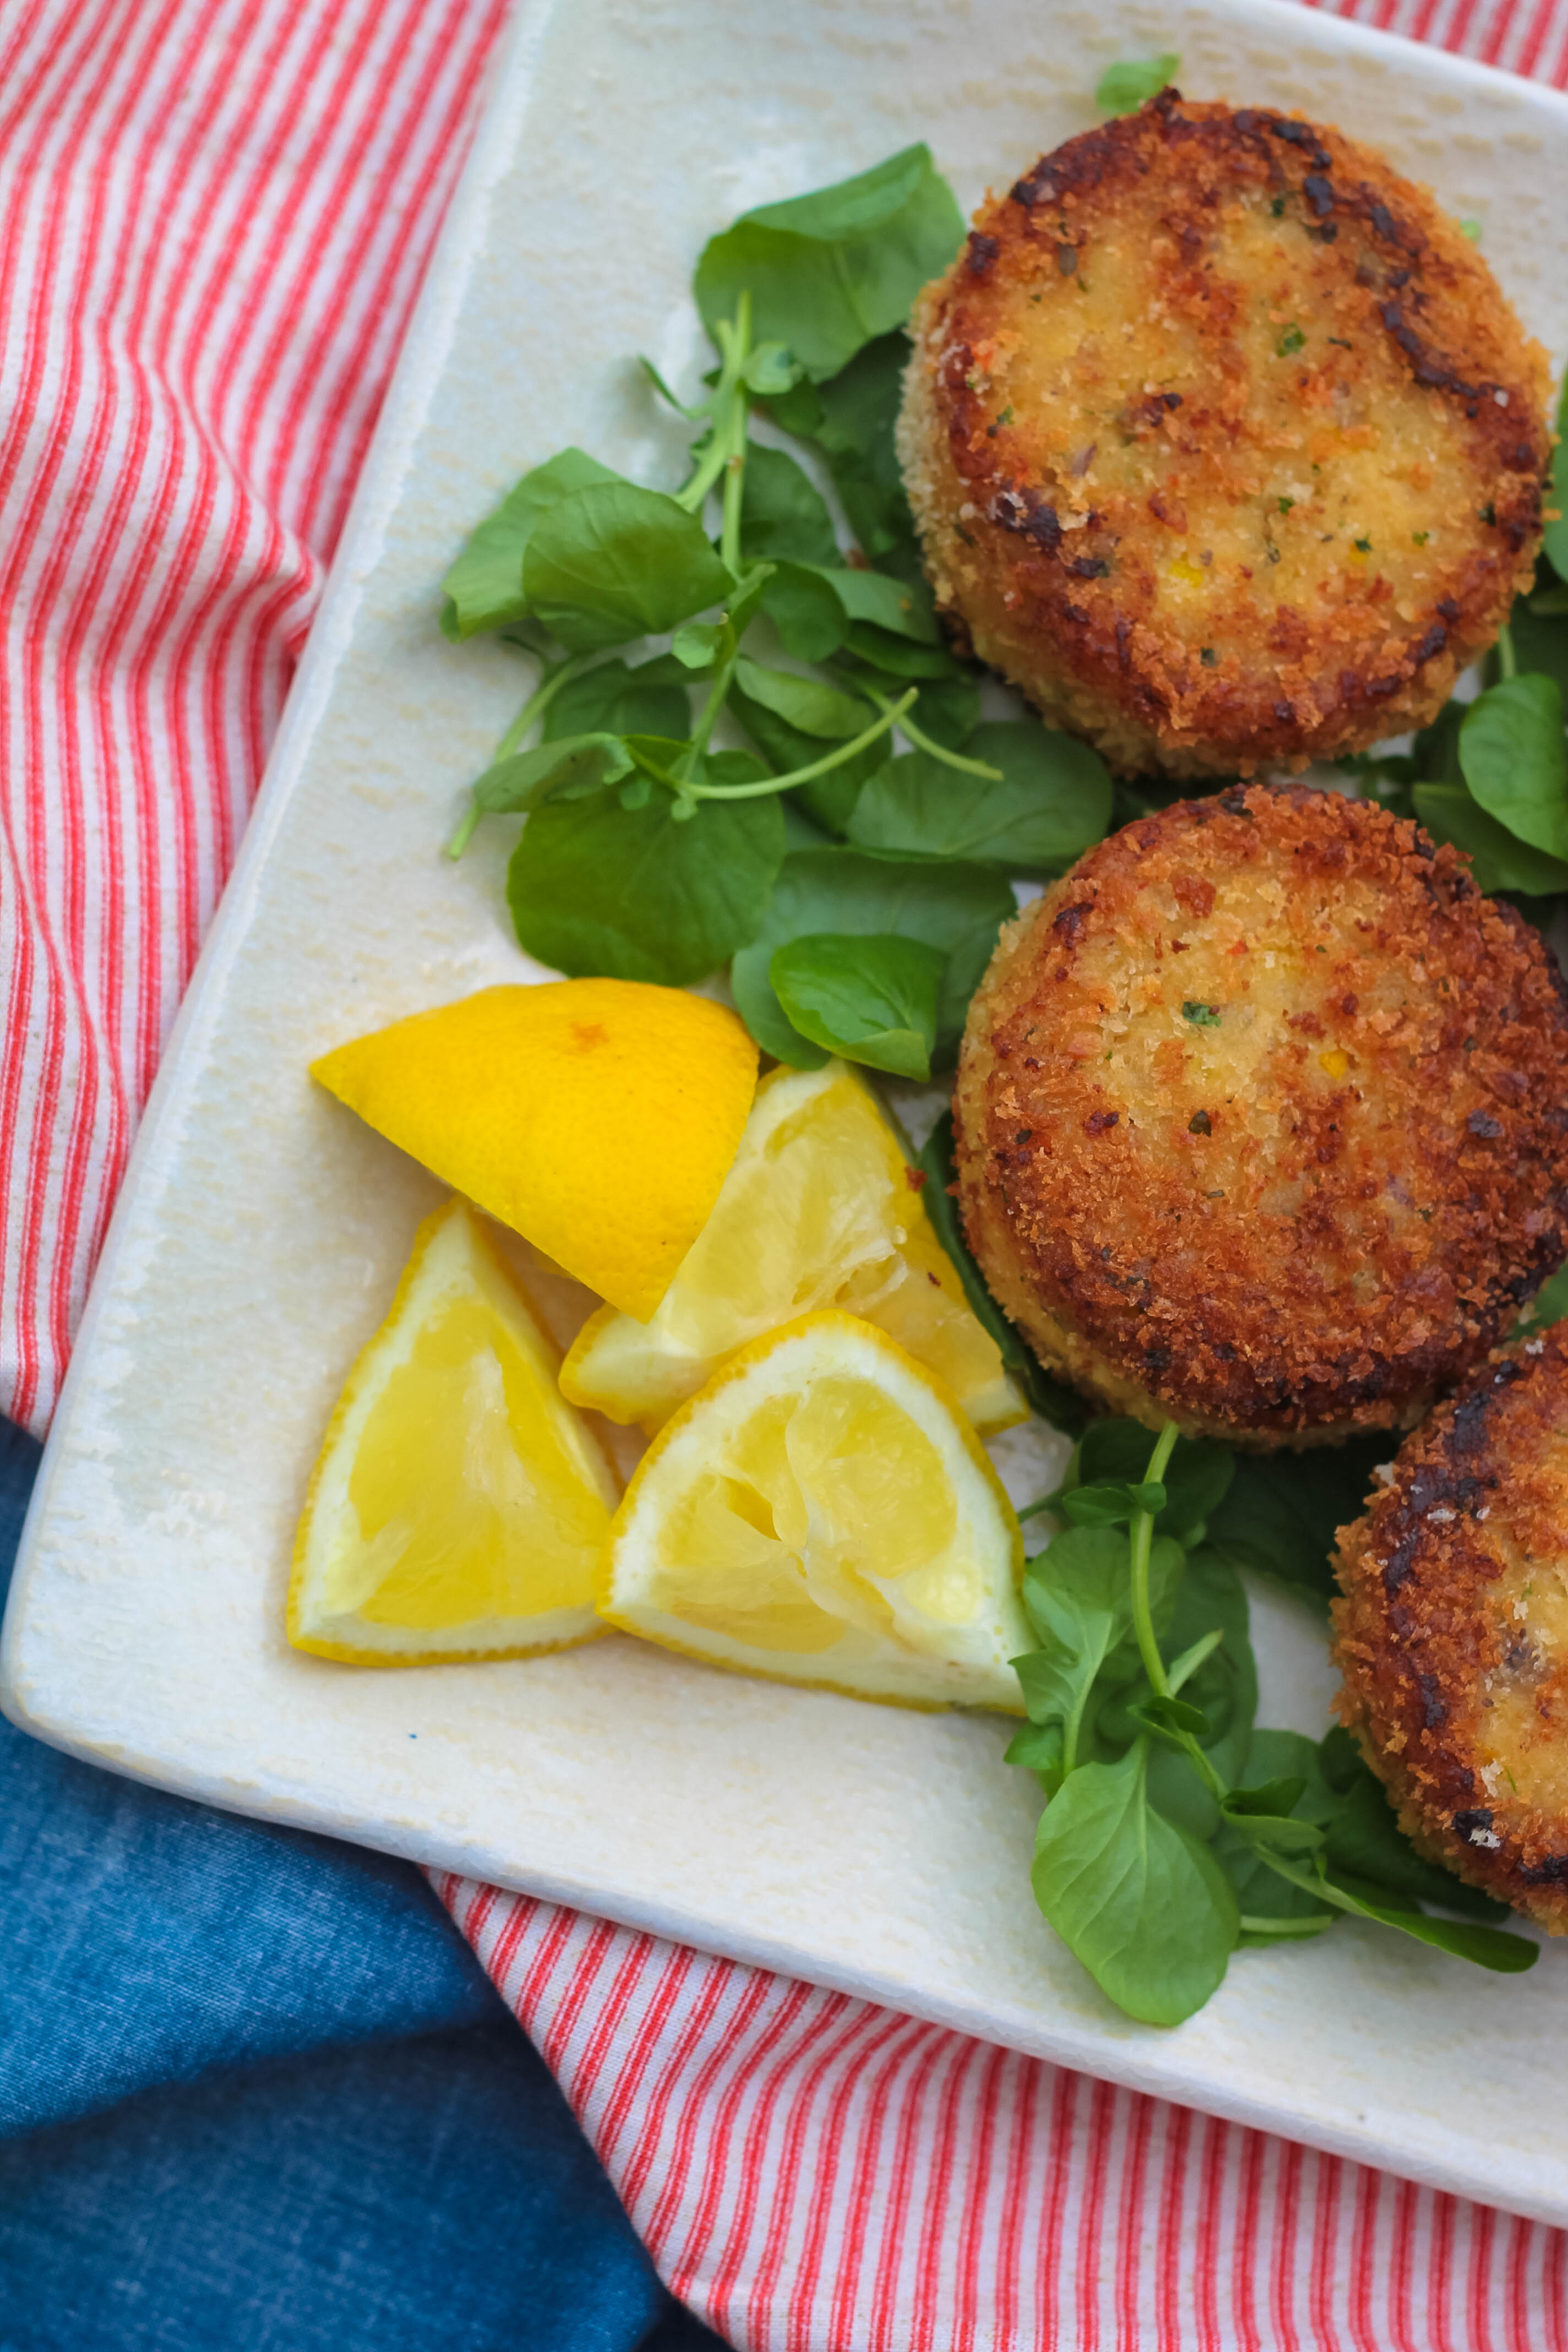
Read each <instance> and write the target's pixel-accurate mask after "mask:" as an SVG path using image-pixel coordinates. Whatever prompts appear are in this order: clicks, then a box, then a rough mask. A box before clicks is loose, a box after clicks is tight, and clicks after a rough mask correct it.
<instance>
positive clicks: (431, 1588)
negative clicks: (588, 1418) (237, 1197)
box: [289, 1201, 617, 1666]
mask: <svg viewBox="0 0 1568 2352" xmlns="http://www.w3.org/2000/svg"><path fill="white" fill-rule="evenodd" d="M558 1362H559V1357H558V1355H557V1352H556V1350H555V1349H554V1348H553V1347H552V1345H551V1343H550V1341H549V1340H548V1339H546V1338H545V1337H544V1335H543V1333H542V1330H541V1329H540V1327H539V1324H538V1322H537V1320H536V1318H535V1317H534V1315H533V1314H532V1312H531V1308H530V1307H529V1303H528V1301H527V1299H526V1298H525V1297H523V1294H522V1292H521V1289H520V1288H519V1286H518V1285H517V1283H516V1282H515V1280H514V1279H513V1277H512V1276H511V1274H510V1272H509V1270H508V1269H507V1267H506V1266H505V1265H503V1264H502V1263H501V1260H500V1257H499V1255H497V1253H496V1251H495V1249H494V1248H493V1246H492V1245H491V1244H490V1243H489V1240H488V1239H487V1238H486V1236H485V1234H483V1232H482V1231H481V1230H480V1227H479V1220H478V1219H477V1218H476V1217H475V1215H474V1213H473V1212H472V1211H471V1210H470V1209H469V1208H468V1206H467V1204H466V1203H465V1202H461V1201H450V1202H447V1206H446V1207H445V1208H444V1209H438V1210H437V1213H436V1214H435V1215H434V1216H433V1217H427V1218H426V1221H425V1223H424V1224H423V1225H421V1227H420V1228H419V1234H418V1237H417V1239H416V1243H415V1247H414V1255H413V1256H412V1257H411V1258H410V1259H409V1261H408V1265H407V1266H406V1268H405V1272H404V1276H403V1280H402V1282H401V1283H400V1284H399V1286H398V1290H397V1296H396V1297H395V1299H394V1301H393V1306H392V1312H391V1314H390V1315H389V1316H388V1317H387V1318H386V1321H385V1322H384V1324H383V1325H382V1327H381V1328H380V1330H379V1331H378V1332H377V1333H376V1335H375V1337H374V1339H372V1340H371V1342H370V1344H369V1345H368V1347H366V1348H365V1349H363V1352H362V1354H361V1355H360V1357H359V1360H358V1361H357V1362H356V1363H355V1365H354V1368H353V1371H352V1372H351V1373H350V1374H349V1377H348V1383H347V1385H346V1387H345V1388H344V1390H343V1392H342V1397H341V1398H340V1399H339V1402H338V1407H337V1410H336V1412H334V1413H333V1415H332V1418H331V1423H330V1424H329V1426H328V1429H327V1435H326V1441H325V1443H324V1444H323V1445H322V1447H321V1458H320V1460H319V1461H318V1462H317V1464H316V1467H315V1471H314V1473H313V1475H312V1476H311V1479H310V1492H309V1494H308V1496H307V1497H306V1501H305V1510H304V1515H303V1517H302V1518H301V1519H300V1532H299V1537H298V1539H297V1541H296V1543H295V1548H294V1574H293V1580H292V1582H291V1584H290V1586H289V1640H290V1642H292V1643H294V1645H295V1647H296V1648H297V1649H300V1650H313V1651H315V1652H316V1653H317V1654H318V1655H320V1656H321V1657H325V1658H345V1659H348V1660H351V1661H352V1662H353V1663H355V1664H361V1665H382V1666H412V1665H428V1664H435V1663H437V1662H438V1661H442V1660H451V1659H458V1658H496V1657H523V1656H526V1655H527V1654H529V1653H531V1652H532V1651H536V1650H555V1649H561V1648H563V1647H564V1646H565V1644H566V1643H571V1642H584V1641H590V1640H592V1639H593V1637H594V1635H595V1633H602V1632H603V1630H604V1628H603V1626H602V1625H601V1623H600V1622H599V1621H598V1619H597V1618H596V1617H595V1612H594V1605H593V1592H594V1579H595V1567H596V1563H597V1560H598V1557H599V1553H600V1551H601V1549H603V1546H604V1542H605V1535H606V1532H607V1530H608V1528H609V1524H610V1517H611V1514H612V1512H613V1511H614V1510H615V1508H616V1499H617V1486H616V1479H615V1476H614V1475H613V1473H612V1471H611V1469H610V1466H609V1465H608V1463H607V1462H606V1461H605V1457H604V1455H603V1454H601V1453H600V1451H599V1448H598V1446H597V1445H596V1444H595V1441H594V1439H593V1438H592V1436H591V1435H590V1434H589V1433H588V1431H587V1429H586V1428H585V1427H584V1423H583V1422H582V1420H581V1418H580V1416H579V1415H578V1414H577V1413H575V1412H574V1411H573V1409H572V1407H571V1406H570V1405H569V1404H567V1403H566V1402H564V1401H563V1398H562V1396H561V1393H560V1391H559V1389H558V1387H557V1384H556V1367H557V1364H558Z"/></svg>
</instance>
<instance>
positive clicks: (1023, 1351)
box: [920, 1111, 1146, 1450]
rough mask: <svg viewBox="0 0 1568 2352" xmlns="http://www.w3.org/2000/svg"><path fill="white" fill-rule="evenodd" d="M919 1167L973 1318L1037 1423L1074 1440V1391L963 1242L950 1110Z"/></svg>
mask: <svg viewBox="0 0 1568 2352" xmlns="http://www.w3.org/2000/svg"><path fill="white" fill-rule="evenodd" d="M920 1167H921V1173H922V1174H923V1175H924V1177H925V1180H926V1181H925V1187H924V1190H923V1192H921V1199H922V1200H923V1201H924V1202H925V1207H926V1214H927V1215H928V1216H929V1217H930V1219H931V1223H932V1224H933V1225H934V1226H935V1227H936V1231H937V1236H938V1238H939V1240H940V1241H941V1243H942V1247H943V1248H944V1249H945V1250H946V1252H947V1254H948V1255H949V1257H950V1258H952V1262H953V1265H955V1266H956V1267H957V1268H958V1273H959V1278H960V1280H961V1281H962V1282H963V1289H964V1296H965V1297H967V1299H968V1300H969V1304H970V1306H971V1307H973V1310H974V1314H975V1317H976V1318H977V1319H978V1321H979V1322H980V1323H981V1324H982V1325H983V1326H984V1328H985V1329H986V1330H987V1331H989V1332H990V1334H991V1337H992V1338H993V1339H994V1340H995V1342H996V1345H997V1348H998V1349H999V1350H1000V1351H1001V1356H1002V1361H1003V1362H1004V1364H1005V1366H1006V1367H1007V1370H1008V1371H1009V1372H1010V1373H1011V1374H1012V1375H1013V1378H1014V1379H1015V1380H1016V1381H1017V1382H1018V1383H1019V1385H1020V1386H1021V1387H1022V1388H1023V1390H1024V1391H1025V1393H1026V1395H1027V1397H1028V1400H1029V1402H1030V1403H1031V1404H1032V1405H1033V1406H1034V1409H1035V1411H1036V1412H1037V1413H1038V1414H1039V1415H1040V1417H1041V1419H1042V1420H1043V1421H1048V1422H1049V1423H1050V1424H1051V1426H1052V1427H1053V1428H1054V1429H1060V1430H1065V1431H1066V1433H1067V1434H1068V1436H1069V1437H1076V1436H1077V1435H1078V1433H1079V1431H1080V1430H1081V1429H1082V1428H1083V1426H1084V1423H1086V1422H1087V1421H1088V1420H1089V1407H1088V1405H1087V1404H1086V1403H1085V1402H1084V1401H1083V1398H1082V1397H1081V1396H1080V1395H1079V1392H1078V1391H1077V1390H1076V1389H1072V1388H1068V1385H1067V1383H1066V1381H1058V1380H1055V1379H1053V1378H1052V1376H1051V1374H1050V1373H1049V1372H1047V1370H1045V1368H1044V1366H1043V1365H1042V1364H1041V1362H1040V1360H1039V1359H1038V1357H1037V1355H1036V1354H1035V1352H1034V1350H1033V1349H1031V1348H1028V1347H1026V1345H1025V1344H1024V1341H1023V1339H1022V1338H1021V1336H1020V1335H1019V1332H1018V1330H1017V1328H1016V1325H1014V1324H1012V1323H1010V1322H1009V1321H1008V1319H1007V1318H1006V1316H1005V1315H1004V1314H1003V1312H1002V1309H1001V1308H1000V1307H998V1306H997V1304H996V1301H995V1300H994V1298H993V1297H992V1296H991V1292H990V1290H989V1288H988V1286H987V1285H986V1281H985V1277H984V1275H983V1274H982V1273H981V1271H980V1268H979V1266H978V1265H976V1264H975V1261H974V1256H973V1252H972V1251H971V1249H970V1247H969V1244H968V1243H967V1242H966V1241H965V1240H964V1238H963V1226H962V1225H961V1224H960V1223H959V1218H958V1205H957V1202H955V1201H954V1199H953V1196H952V1192H951V1191H950V1189H949V1188H950V1186H951V1185H952V1181H953V1175H954V1170H953V1161H952V1112H951V1111H943V1113H942V1117H941V1118H939V1119H938V1120H937V1123H936V1125H935V1126H934V1127H933V1128H932V1129H931V1133H930V1135H929V1136H928V1137H927V1138H926V1140H925V1143H924V1145H923V1147H922V1148H921V1153H920ZM1091 1425H1092V1424H1091ZM1145 1450H1146V1449H1145Z"/></svg>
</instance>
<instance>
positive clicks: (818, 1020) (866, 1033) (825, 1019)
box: [768, 931, 947, 1081]
mask: <svg viewBox="0 0 1568 2352" xmlns="http://www.w3.org/2000/svg"><path fill="white" fill-rule="evenodd" d="M946 969H947V958H946V956H945V955H943V954H942V950H940V949H939V948H932V947H928V946H927V945H926V944H925V942H924V941H923V940H908V939H900V938H898V937H897V936H896V935H894V934H890V933H871V934H861V935H859V936H856V935H854V934H848V935H846V934H844V933H842V932H834V931H817V932H810V933H807V934H806V935H805V937H804V938H802V939H795V940H786V941H785V942H784V946H783V947H779V948H775V949H774V950H773V955H772V957H771V959H770V960H769V963H768V978H769V980H770V981H771V982H772V983H773V992H774V994H775V995H776V996H777V998H778V1001H779V1003H781V1004H782V1005H783V1007H784V1012H785V1013H786V1014H787V1015H788V1017H789V1020H790V1023H791V1024H792V1025H793V1026H794V1027H795V1029H797V1030H799V1032H800V1034H801V1035H802V1036H803V1037H806V1038H809V1039H810V1041H811V1043H812V1044H813V1045H820V1046H822V1047H823V1048H824V1049H825V1050H826V1052H827V1053H829V1054H841V1055H843V1056H844V1058H845V1060H846V1061H850V1062H863V1063H866V1064H868V1066H869V1067H870V1068H872V1069H874V1070H887V1071H889V1072H890V1073H891V1074H892V1076H895V1077H900V1078H918V1079H921V1080H922V1081H923V1080H924V1079H927V1078H929V1077H930V1076H931V1047H932V1046H933V1045H935V1043H936V1008H937V997H938V995H939V993H940V991H941V988H942V975H943V973H944V972H945V971H946Z"/></svg>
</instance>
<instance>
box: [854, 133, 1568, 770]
mask: <svg viewBox="0 0 1568 2352" xmlns="http://www.w3.org/2000/svg"><path fill="white" fill-rule="evenodd" d="M914 333H915V337H916V344H915V352H914V357H913V359H912V361H911V362H910V371H909V374H908V377H907V380H906V384H905V393H904V405H903V414H902V417H901V420H900V441H899V446H900V457H901V460H902V464H903V469H904V477H905V481H906V484H907V486H908V488H909V493H910V499H911V501H912V504H913V507H914V510H915V515H916V519H917V520H918V522H919V525H920V530H921V541H922V543H923V548H924V554H925V563H926V570H927V572H928V574H929V575H930V578H931V583H932V586H933V587H934V589H935V592H936V596H937V601H938V604H940V605H941V606H942V607H943V608H944V609H945V611H946V612H947V614H948V615H949V616H950V618H952V619H953V620H954V621H955V622H956V623H957V624H958V625H960V627H961V630H962V632H963V633H964V634H966V635H967V636H968V637H969V639H970V640H971V642H972V643H973V649H974V651H975V652H976V653H977V654H978V655H979V656H980V657H981V659H982V660H984V661H986V662H989V663H991V664H992V665H993V666H994V667H995V668H997V669H999V670H1000V671H1002V672H1003V673H1004V675H1005V677H1009V678H1011V679H1012V680H1013V682H1014V683H1015V684H1016V685H1017V686H1019V687H1021V688H1023V689H1024V691H1025V693H1026V694H1027V695H1028V696H1029V697H1030V698H1032V700H1033V701H1035V702H1036V703H1037V705H1038V707H1039V709H1041V710H1042V711H1043V712H1044V714H1045V716H1046V717H1047V719H1051V720H1053V721H1055V722H1057V723H1059V724H1060V725H1062V726H1064V727H1068V728H1070V729H1072V730H1075V731H1076V732H1078V733H1079V734H1081V735H1087V736H1089V738H1090V739H1091V740H1093V741H1094V742H1096V743H1098V744H1099V745H1100V749H1101V751H1104V753H1105V754H1106V756H1107V758H1108V759H1110V761H1112V762H1113V763H1114V764H1116V765H1117V766H1119V767H1121V768H1122V769H1126V770H1133V771H1137V770H1152V769H1162V770H1164V771H1165V772H1167V773H1169V774H1171V775H1175V776H1196V775H1214V774H1221V775H1224V774H1230V773H1236V772H1240V773H1241V774H1244V775H1248V774H1251V773H1252V772H1253V771H1254V770H1255V769H1256V767H1257V766H1258V763H1259V762H1271V763H1274V764H1276V765H1294V766H1295V767H1298V768H1300V766H1301V765H1302V764H1304V762H1305V761H1307V760H1309V759H1319V758H1328V757H1331V756H1333V755H1335V754H1337V753H1340V752H1343V751H1355V750H1359V749H1363V748H1364V747H1365V746H1366V745H1367V744H1369V743H1372V742H1373V741H1375V740H1378V739H1379V738H1381V737H1384V736H1388V735H1393V734H1396V733H1398V732H1399V731H1400V730H1402V729H1405V728H1413V727H1420V726H1423V725H1425V723H1426V721H1427V720H1428V719H1431V718H1432V717H1433V716H1434V715H1435V714H1436V711H1437V710H1438V709H1440V708H1441V706H1442V704H1443V702H1444V701H1445V699H1446V698H1447V695H1448V692H1449V689H1450V688H1451V687H1452V685H1453V682H1454V680H1455V678H1456V677H1458V673H1459V671H1460V670H1461V669H1462V668H1463V667H1465V665H1466V664H1467V663H1468V662H1469V661H1470V660H1472V659H1473V658H1474V657H1475V656H1476V655H1477V654H1479V652H1481V651H1482V650H1483V649H1484V648H1485V647H1486V646H1489V645H1490V644H1491V643H1492V641H1493V639H1494V638H1495V637H1496V635H1497V632H1498V630H1499V628H1500V625H1502V623H1503V622H1504V621H1505V620H1506V619H1507V617H1508V613H1509V607H1510V602H1511V600H1512V598H1513V596H1514V594H1515V593H1516V592H1517V591H1520V590H1522V589H1525V588H1527V587H1528V586H1529V585H1530V582H1531V567H1532V565H1533V562H1534V558H1535V553H1536V549H1537V547H1538V545H1539V542H1540V537H1541V525H1542V490H1543V487H1544V485H1545V483H1546V480H1547V477H1548V472H1549V467H1550V459H1551V449H1552V436H1551V433H1550V430H1549V427H1548V425H1547V415H1546V413H1547V404H1548V400H1549V397H1550V393H1551V381H1550V374H1549V371H1548V365H1547V360H1546V354H1545V353H1544V352H1543V351H1542V348H1541V346H1540V345H1539V344H1538V343H1535V342H1531V341H1527V340H1526V338H1525V336H1524V334H1523V332H1522V331H1521V327H1520V324H1519V321H1518V320H1517V319H1516V318H1515V316H1514V314H1513V312H1512V310H1510V307H1509V304H1508V302H1507V301H1506V300H1505V299H1504V298H1503V296H1502V294H1501V292H1500V289H1499V288H1498V284H1497V281H1496V279H1495V278H1493V276H1492V273H1491V271H1490V270H1489V268H1488V267H1487V265H1486V263H1485V262H1484V261H1483V260H1482V259H1481V257H1480V256H1479V253H1478V252H1477V251H1476V249H1475V247H1473V246H1472V245H1471V244H1469V243H1468V240H1467V239H1466V238H1465V237H1464V236H1462V235H1461V234H1460V231H1459V229H1458V226H1457V225H1456V223H1454V222H1453V221H1451V220H1449V219H1447V217H1446V216H1445V215H1444V214H1443V213H1441V212H1440V211H1439V210H1438V208H1437V206H1436V204H1435V203H1434V202H1433V200H1432V198H1431V196H1430V195H1429V194H1427V193H1426V190H1425V189H1423V188H1418V187H1415V186H1413V185H1412V184H1410V183H1409V182H1408V181H1406V180H1404V179H1402V178H1400V176H1399V175H1398V173H1395V172H1394V171H1392V170H1390V168H1389V166H1388V165H1387V164H1386V163H1384V161H1383V160H1382V158H1381V157H1379V156H1378V155H1376V154H1374V153H1373V152H1372V151H1371V150H1370V149H1368V148H1365V147H1361V146H1358V145H1356V144H1355V143H1354V142H1352V141H1351V140H1348V139H1344V138H1342V137H1341V135H1340V133H1339V132H1338V131H1331V130H1327V129H1319V128H1317V127H1315V126H1314V125H1312V124H1310V123H1308V122H1303V121H1300V120H1298V119H1297V118H1295V117H1288V116H1283V115H1279V114H1274V113H1270V112H1269V111H1268V110H1266V109H1262V108H1258V107H1239V108H1232V107H1229V106H1189V105H1186V104H1184V102H1183V100H1181V98H1180V97H1179V95H1178V93H1177V92H1176V91H1174V90H1173V89H1167V90H1165V91H1163V93H1162V94H1161V96H1160V97H1158V98H1156V99H1153V100H1151V101H1150V103H1149V104H1148V105H1147V106H1146V107H1144V108H1143V109H1142V112H1140V113H1138V114H1136V115H1130V116H1126V117H1123V118H1122V119H1121V121H1113V122H1107V123H1105V124H1103V125H1102V126H1101V127H1100V129H1099V130H1097V131H1086V132H1084V133H1083V134H1082V136H1081V137H1079V138H1077V139H1069V140H1068V142H1067V144H1066V145H1065V146H1063V147H1059V148H1058V150H1057V151H1056V152H1055V153H1054V154H1051V155H1047V156H1046V157H1044V158H1043V159H1042V161H1041V162H1039V163H1037V164H1036V165H1035V167H1034V169H1033V171H1031V172H1029V173H1026V175H1025V177H1024V178H1023V179H1021V180H1019V181H1018V182H1017V183H1016V185H1015V186H1014V187H1013V189H1012V190H1011V192H1010V193H1009V194H1006V195H1005V196H1002V197H1000V198H991V199H989V200H988V201H987V202H986V203H985V204H984V205H983V206H982V207H981V210H980V211H979V213H978V214H977V215H975V222H974V227H973V232H972V233H971V235H970V237H969V240H968V243H967V245H966V246H965V247H964V249H963V252H962V253H961V255H960V256H959V258H958V260H957V261H956V262H955V263H954V264H953V266H952V268H951V269H950V270H949V272H948V274H947V276H946V277H945V278H942V279H940V280H939V281H938V282H937V283H936V284H935V285H934V286H931V287H929V288H928V289H927V290H926V292H925V293H924V295H923V296H922V297H921V301H920V303H919V305H918V306H917V309H916V312H915V320H914Z"/></svg>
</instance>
